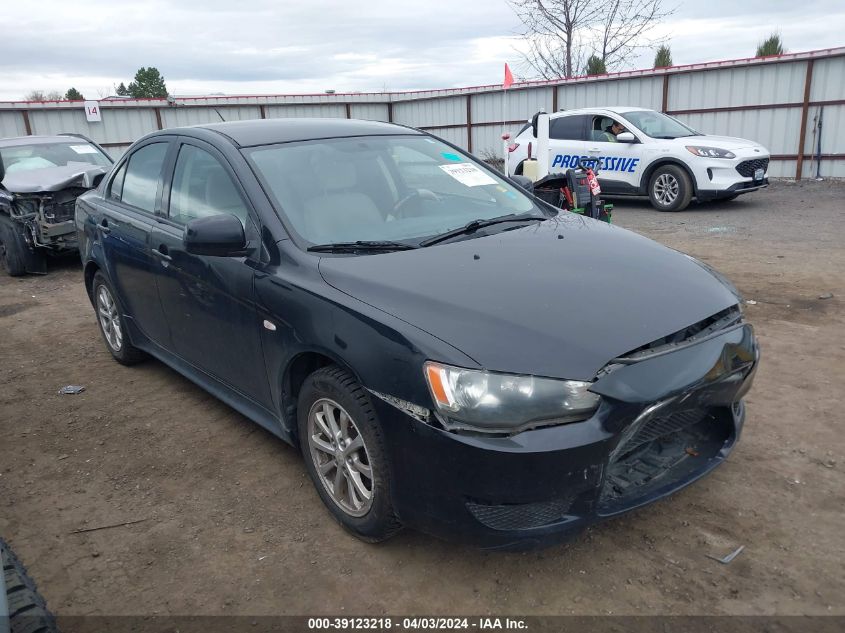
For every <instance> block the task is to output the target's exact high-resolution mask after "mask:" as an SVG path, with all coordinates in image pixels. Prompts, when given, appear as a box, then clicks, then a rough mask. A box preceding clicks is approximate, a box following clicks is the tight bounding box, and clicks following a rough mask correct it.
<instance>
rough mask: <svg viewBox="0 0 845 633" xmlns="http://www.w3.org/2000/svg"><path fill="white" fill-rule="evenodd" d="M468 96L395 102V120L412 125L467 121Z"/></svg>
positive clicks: (451, 123)
mask: <svg viewBox="0 0 845 633" xmlns="http://www.w3.org/2000/svg"><path fill="white" fill-rule="evenodd" d="M466 120H467V100H466V97H463V96H462V97H445V98H442V99H426V100H424V101H410V102H401V103H395V104H393V121H394V123H401V124H403V125H410V126H412V127H425V126H427V125H454V124H456V123H466Z"/></svg>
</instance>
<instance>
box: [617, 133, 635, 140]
mask: <svg viewBox="0 0 845 633" xmlns="http://www.w3.org/2000/svg"><path fill="white" fill-rule="evenodd" d="M616 141H617V142H619V143H636V142H637V137H636V136H634V135H633V134H631V133H630V132H620V133H619V134H617V135H616Z"/></svg>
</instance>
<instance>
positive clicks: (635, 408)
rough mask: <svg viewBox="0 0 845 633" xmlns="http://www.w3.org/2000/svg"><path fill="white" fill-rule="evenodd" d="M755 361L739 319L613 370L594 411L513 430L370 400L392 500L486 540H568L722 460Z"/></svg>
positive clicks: (599, 384)
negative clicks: (486, 432)
mask: <svg viewBox="0 0 845 633" xmlns="http://www.w3.org/2000/svg"><path fill="white" fill-rule="evenodd" d="M758 358H759V351H758V347H757V343H756V340H755V338H754V334H753V330H752V327H751V326H750V325H748V324H743V323H740V324H737V325H736V326H734V327H731V328H729V329H727V330H725V331H723V332H718V333H716V334H715V335H712V336H708V337H707V338H706V339H702V340H700V341H696V342H694V343H691V344H688V345H686V346H679V348H678V349H672V350H667V351H664V352H659V353H655V354H652V355H648V356H643V357H640V358H638V359H636V361H634V362H631V363H630V364H622V365H619V366H616V367H614V368H611V371H607V372H605V373H604V375H603V376H602V377H601V378H599V379H598V380H597V381H596V382H595V383H594V386H593V389H592V390H593V391H594V392H596V393H598V394H600V395H601V396H602V403H601V405H600V407H599V409H598V411H597V412H596V413H595V414H594V415H593V416H592V417H591V418H590V419H589V420H585V421H583V422H578V423H573V424H567V425H561V426H556V427H549V428H541V429H535V430H530V431H525V432H522V433H519V434H517V435H513V436H509V437H490V436H480V435H474V436H473V435H462V434H456V433H450V432H447V431H444V430H442V429H438V428H435V427H434V426H430V425H428V424H424V423H422V422H420V421H419V420H417V419H414V418H412V417H411V416H409V415H408V414H407V413H403V412H402V411H400V410H399V409H397V408H396V407H395V406H392V405H390V404H388V403H387V402H384V401H382V400H379V399H374V405H375V406H376V408H377V410H378V414H379V416H380V419H381V420H382V421H383V424H382V428H383V430H384V433H385V435H386V436H387V442H386V445H387V447H388V450H389V451H392V455H391V458H392V459H391V462H392V466H393V470H394V472H393V478H392V481H393V484H394V485H393V490H392V496H393V502H394V507H395V508H396V510H397V513H398V514H399V517H400V519H401V520H402V521H403V522H404V523H405V524H407V525H409V526H412V527H415V528H417V529H420V530H422V531H425V532H429V533H431V534H434V535H437V536H442V537H446V538H450V539H458V540H463V541H466V542H469V543H472V544H476V545H479V546H481V547H486V548H498V547H526V546H534V545H541V544H548V543H552V542H555V541H559V540H562V539H564V538H566V537H567V536H568V535H571V534H572V533H574V532H576V531H578V530H579V529H581V528H583V527H584V526H586V525H589V524H591V523H594V522H596V521H599V520H602V519H604V518H607V517H611V516H615V515H618V514H621V513H623V512H627V511H629V510H632V509H634V508H637V507H640V506H643V505H646V504H648V503H651V502H653V501H656V500H657V499H660V498H662V497H665V496H666V495H669V494H671V493H672V492H674V491H676V490H679V489H680V488H683V487H685V486H687V485H689V484H690V483H692V482H693V481H695V480H696V479H699V478H700V477H702V476H703V475H705V474H706V473H708V472H709V471H710V470H712V469H713V468H715V467H716V466H718V465H719V464H720V463H722V462H723V461H724V459H725V458H726V457H727V455H728V454H729V453H730V452H731V450H732V449H733V447H734V446H735V445H736V442H737V440H738V439H739V436H740V433H741V431H742V426H743V422H744V418H745V409H744V405H743V403H742V397H743V396H744V395H745V393H746V392H747V391H748V389H749V388H750V386H751V383H752V380H753V376H754V372H755V371H756V366H757V361H758Z"/></svg>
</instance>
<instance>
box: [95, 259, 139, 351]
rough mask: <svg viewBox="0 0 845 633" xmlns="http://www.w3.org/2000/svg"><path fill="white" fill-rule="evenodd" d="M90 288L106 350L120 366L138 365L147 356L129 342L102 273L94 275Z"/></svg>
mask: <svg viewBox="0 0 845 633" xmlns="http://www.w3.org/2000/svg"><path fill="white" fill-rule="evenodd" d="M92 288H93V297H94V310H95V311H96V314H97V324H98V325H99V326H100V334H102V335H103V341H105V343H106V348H108V350H109V352H111V355H112V356H113V357H114V359H115V360H116V361H117V362H118V363H120V364H121V365H134V364H136V363H140V362H141V361H142V360H144V359H145V358H147V354H146V353H145V352H142V351H141V350H140V349H138V348H137V347H135V346H134V345H132V342H131V341H130V340H129V336H128V335H127V332H126V321H125V319H124V318H123V313H122V310H121V309H120V305H119V304H118V303H117V299H116V298H115V293H114V290H112V287H111V284H109V282H108V280H107V279H106V277H105V275H103V273H101V272H98V273H96V274H95V275H94V282H93V284H92Z"/></svg>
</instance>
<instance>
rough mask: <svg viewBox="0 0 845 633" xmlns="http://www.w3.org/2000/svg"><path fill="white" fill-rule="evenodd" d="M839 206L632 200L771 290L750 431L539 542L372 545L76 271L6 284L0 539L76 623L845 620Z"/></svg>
mask: <svg viewBox="0 0 845 633" xmlns="http://www.w3.org/2000/svg"><path fill="white" fill-rule="evenodd" d="M843 196H845V184H843V183H814V182H811V183H806V184H795V183H782V184H775V185H773V186H772V187H771V188H769V189H768V190H766V191H763V192H759V193H756V194H751V195H749V196H747V197H744V198H740V199H738V200H736V201H734V202H729V203H720V204H709V205H703V206H694V207H692V208H691V209H690V210H689V211H687V212H685V213H679V214H661V213H658V212H656V211H653V210H652V209H651V208H650V207H648V205H646V204H644V203H641V202H626V203H620V204H618V206H617V209H616V213H615V221H616V223H617V224H618V225H620V226H623V227H626V228H630V229H633V230H635V231H639V232H641V233H643V234H645V235H647V236H649V237H652V238H654V239H656V240H659V241H660V242H663V243H665V244H667V245H669V246H672V247H674V248H678V249H680V250H683V251H686V252H688V253H691V254H692V255H695V256H696V257H699V258H701V259H703V260H704V261H706V262H708V263H710V264H711V265H713V266H715V267H716V268H718V269H719V270H720V271H722V272H724V273H725V274H726V275H728V276H729V277H730V278H731V279H732V280H733V281H734V282H735V283H736V285H737V286H738V287H739V289H740V290H741V291H742V292H743V293H744V295H745V297H746V299H749V300H752V301H754V302H756V303H753V304H751V303H750V302H749V303H750V305H748V307H747V314H748V316H749V318H750V320H751V321H752V322H753V324H754V326H755V327H756V330H757V333H758V336H759V338H760V343H761V347H762V355H763V356H762V363H761V366H760V370H759V372H758V374H757V379H756V384H755V387H754V388H753V389H752V391H751V393H750V395H749V397H748V403H749V406H748V420H747V423H746V428H745V433H744V436H743V438H742V441H741V442H740V444H739V446H738V447H737V449H736V450H735V452H734V453H733V455H732V456H731V457H730V459H729V460H728V461H727V463H726V464H724V465H723V466H722V467H721V468H719V469H717V470H716V471H715V472H713V473H712V474H711V475H710V476H709V477H707V478H706V479H704V480H703V481H701V482H698V483H697V484H695V485H693V486H692V487H691V488H688V489H686V490H684V491H682V492H680V493H678V494H676V495H675V496H674V497H672V498H671V499H669V500H666V501H663V502H660V503H658V504H656V505H652V506H650V507H648V508H645V509H642V510H640V511H637V512H635V513H632V514H629V515H627V516H625V517H624V518H621V519H618V520H614V521H610V522H606V523H604V524H601V525H599V526H596V527H594V528H592V529H590V530H588V531H587V532H585V533H583V534H582V535H581V536H579V537H577V538H576V539H575V540H574V541H571V542H569V543H567V544H565V545H561V546H558V547H554V548H551V549H545V550H541V551H532V552H525V553H491V552H482V551H476V550H472V549H467V548H465V547H461V546H457V545H452V544H449V543H444V542H440V541H438V540H435V539H432V538H430V537H427V536H424V535H422V534H418V533H414V532H408V531H406V532H404V533H402V534H400V535H399V536H398V537H397V538H395V539H394V540H392V541H390V542H388V543H386V544H384V545H381V546H371V545H365V544H363V543H361V542H359V541H357V540H355V539H354V538H352V537H351V536H349V535H347V534H346V533H345V532H344V531H343V530H341V528H340V527H339V526H338V525H337V524H336V523H334V521H333V520H331V518H330V517H329V514H328V513H327V511H326V510H324V509H323V506H322V505H321V503H320V501H319V499H318V497H317V494H316V493H315V491H314V489H313V488H312V486H311V483H310V482H309V480H308V478H307V475H306V473H305V469H304V467H303V465H302V462H301V460H300V458H299V455H298V453H297V452H296V451H295V450H294V449H292V448H290V447H288V446H286V445H285V444H283V443H282V442H281V441H279V440H277V439H275V438H274V437H272V436H270V435H269V434H268V433H266V432H264V431H263V430H261V429H260V428H259V427H258V426H257V425H254V424H252V423H250V422H249V421H248V420H246V419H245V418H244V417H242V416H241V415H239V414H237V413H235V412H234V411H233V410H231V409H230V408H228V407H227V406H226V405H224V404H222V403H221V402H219V401H217V400H215V399H214V398H213V397H211V396H209V395H207V394H206V393H204V392H203V391H201V390H200V389H199V388H197V387H195V386H194V385H193V384H192V383H190V382H189V381H188V380H186V379H184V378H182V377H181V376H179V375H178V374H176V373H175V372H173V371H171V370H170V369H168V368H166V367H165V366H164V365H162V364H160V363H158V362H154V361H150V362H147V363H145V364H143V365H140V366H137V367H134V368H127V367H122V366H120V365H118V364H117V363H115V362H114V361H113V360H112V359H111V357H110V356H109V354H108V352H107V351H106V349H105V347H104V345H103V342H102V340H101V338H100V336H99V333H98V331H97V327H96V325H95V321H94V315H93V310H92V308H91V306H90V304H89V303H88V299H87V297H86V295H85V292H84V290H83V286H82V280H81V270H80V267H79V264H78V262H74V261H70V262H64V263H56V264H54V265H53V266H52V268H51V270H50V272H49V274H48V275H47V276H44V277H35V276H30V277H26V278H22V279H14V280H13V279H10V278H8V277H3V278H2V281H0V328H1V329H0V331H2V336H0V359H2V363H0V535H3V536H4V537H5V538H7V539H8V540H9V541H10V542H11V544H12V545H13V547H14V548H15V549H16V550H17V552H18V554H19V555H20V557H21V558H22V559H23V560H24V561H25V562H26V563H27V564H28V566H29V569H30V572H31V573H32V575H33V576H34V577H35V578H36V579H37V580H38V582H39V585H40V587H41V589H42V592H43V593H44V595H45V597H46V598H47V601H48V603H49V605H50V606H51V608H52V609H53V610H54V611H56V612H57V613H58V614H60V615H86V614H108V615H120V614H138V615H140V614H192V615H199V614H251V615H259V614H350V615H351V614H365V615H378V614H414V613H416V614H420V613H427V614H441V615H445V614H488V613H494V614H498V615H502V614H523V615H526V614H571V613H574V614H646V613H649V614H654V613H659V614H781V615H786V614H819V615H822V614H845V439H843V430H844V427H843V414H842V403H843V401H845V311H843V299H845V276H843V271H845V213H843ZM622 265H624V263H623V264H622ZM827 293H833V295H834V296H833V298H827V299H822V298H820V297H821V296H826V295H827ZM68 384H81V385H85V387H86V390H85V392H84V393H81V394H79V395H75V396H69V395H58V393H57V390H58V389H59V388H60V387H61V386H63V385H68ZM125 522H135V523H132V524H131V525H126V526H123V527H115V528H111V529H102V530H97V531H91V532H76V531H77V530H84V529H86V528H93V527H98V526H106V525H113V524H118V523H125ZM740 545H743V546H745V549H744V551H743V552H742V553H741V554H740V555H739V556H738V557H737V558H736V559H735V560H734V561H733V562H732V563H730V564H729V565H723V564H720V563H718V562H716V561H714V560H711V559H710V558H708V557H707V555H708V554H709V555H714V556H724V555H726V554H728V553H729V552H731V551H733V550H734V549H736V548H737V547H739V546H740Z"/></svg>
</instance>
